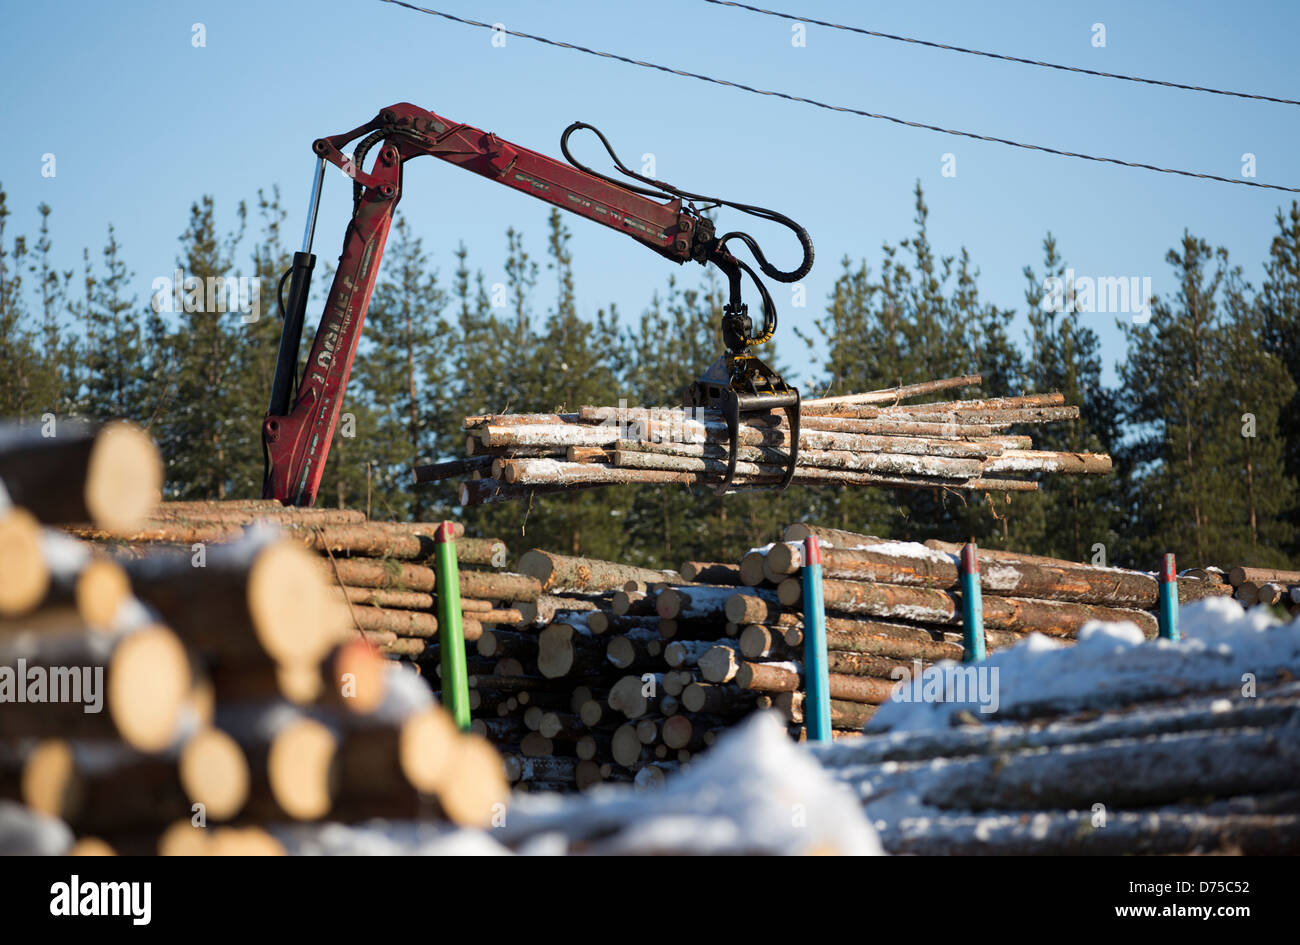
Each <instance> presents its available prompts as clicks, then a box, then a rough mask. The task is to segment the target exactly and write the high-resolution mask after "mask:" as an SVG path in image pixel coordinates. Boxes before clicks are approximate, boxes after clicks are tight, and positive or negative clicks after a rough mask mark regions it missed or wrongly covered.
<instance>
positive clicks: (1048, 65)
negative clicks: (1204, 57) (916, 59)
mask: <svg viewBox="0 0 1300 945" xmlns="http://www.w3.org/2000/svg"><path fill="white" fill-rule="evenodd" d="M704 2H705V3H713V4H717V5H718V6H720V7H736V8H738V9H741V10H749V11H750V12H752V13H762V14H765V15H767V16H775V17H780V18H781V19H783V20H792V21H794V22H797V23H812V24H814V25H816V26H825V27H829V28H830V29H835V30H844V31H846V32H849V33H861V34H862V35H863V36H874V37H876V38H877V39H892V40H894V41H895V42H899V43H913V44H915V45H917V46H929V47H930V48H932V49H946V50H948V51H949V52H959V53H966V54H967V55H969V56H985V57H987V58H989V59H1001V60H1003V61H1004V62H1019V63H1023V64H1024V65H1026V66H1041V67H1042V68H1044V69H1059V70H1061V71H1062V72H1078V73H1080V74H1082V75H1095V76H1100V77H1101V78H1103V79H1122V80H1123V81H1125V82H1141V83H1143V84H1144V85H1163V86H1164V87H1166V88H1170V89H1185V90H1186V91H1188V92H1208V93H1210V94H1211V95H1230V96H1232V97H1234V98H1252V99H1256V100H1258V101H1261V102H1276V103H1277V104H1279V105H1300V101H1296V100H1295V99H1289V98H1277V97H1275V96H1272V95H1256V94H1254V93H1252V92H1232V91H1229V90H1227V89H1211V88H1207V87H1206V86H1203V85H1184V84H1183V83H1182V82H1168V81H1166V80H1164V79H1146V78H1143V77H1142V76H1136V75H1123V74H1121V73H1118V72H1101V71H1100V70H1098V69H1084V68H1083V67H1082V66H1063V65H1061V64H1059V63H1055V62H1042V61H1041V60H1038V59H1023V58H1021V57H1020V56H1005V55H1003V54H1002V53H995V52H986V51H984V50H982V49H967V48H966V47H964V46H952V45H949V44H948V43H936V42H933V41H932V40H928V39H916V38H915V37H913V36H897V35H895V34H893V33H882V32H880V31H879V30H869V29H864V28H862V27H860V26H847V25H845V24H844V23H830V22H828V21H826V20H818V19H814V18H813V17H810V16H796V15H795V14H793V13H782V12H780V11H779V10H764V9H763V8H762V7H755V6H750V5H749V4H748V3H738V2H736V0H704Z"/></svg>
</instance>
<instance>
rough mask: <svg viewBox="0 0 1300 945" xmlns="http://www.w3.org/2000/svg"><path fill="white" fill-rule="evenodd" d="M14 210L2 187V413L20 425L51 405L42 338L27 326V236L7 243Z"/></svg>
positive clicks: (0, 328)
mask: <svg viewBox="0 0 1300 945" xmlns="http://www.w3.org/2000/svg"><path fill="white" fill-rule="evenodd" d="M10 215H11V213H10V211H9V208H8V206H7V200H6V196H5V192H4V189H3V188H2V187H0V363H3V364H4V370H3V371H0V413H2V414H3V416H4V418H5V419H7V420H14V421H17V422H18V423H20V424H24V423H34V422H39V420H40V415H41V413H42V412H43V411H45V410H47V409H48V407H47V406H46V404H45V403H43V398H42V394H41V389H40V385H41V371H42V364H41V356H40V353H39V348H38V345H39V341H38V339H37V338H36V337H35V334H34V333H33V332H32V331H31V330H30V329H29V328H28V327H27V317H28V309H27V305H26V299H25V297H24V289H23V270H24V269H25V268H26V266H27V262H26V260H27V255H28V252H27V238H26V237H24V236H21V235H19V236H15V237H13V238H12V240H11V241H10V242H9V244H8V245H6V244H5V231H6V229H7V228H8V219H9V217H10Z"/></svg>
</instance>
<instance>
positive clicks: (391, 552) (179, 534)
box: [72, 499, 538, 658]
mask: <svg viewBox="0 0 1300 945" xmlns="http://www.w3.org/2000/svg"><path fill="white" fill-rule="evenodd" d="M254 522H261V523H264V524H273V525H275V526H276V528H277V529H278V531H279V533H280V534H281V535H282V536H283V537H284V538H285V539H287V540H290V541H293V542H294V543H296V544H298V545H300V546H302V547H303V548H306V549H308V550H310V551H314V552H317V553H318V554H319V555H320V559H319V560H318V562H317V566H318V568H319V570H320V572H321V574H322V575H323V576H324V577H325V579H326V580H327V582H328V583H329V584H330V585H332V586H334V587H335V588H336V590H335V592H334V593H335V595H336V596H337V597H338V599H339V601H340V602H341V603H342V604H343V605H344V608H345V610H346V611H347V616H348V619H349V621H350V622H351V624H352V626H353V629H355V630H357V631H359V633H360V635H361V636H363V637H364V638H365V639H366V640H368V641H369V642H370V643H372V644H373V645H374V646H375V647H376V648H378V649H379V651H380V652H382V653H385V654H387V655H391V656H408V657H411V658H417V657H420V656H422V654H424V652H425V651H426V650H427V649H429V648H430V647H435V653H436V644H435V643H434V640H435V637H436V635H437V631H438V620H437V617H435V616H434V613H435V611H436V607H435V602H436V600H435V592H436V582H435V580H434V572H433V568H432V567H431V566H430V565H429V563H428V562H429V560H430V558H431V557H432V555H433V550H434V537H433V536H434V533H435V532H436V530H437V527H438V526H437V524H426V523H418V522H417V523H406V522H372V521H368V520H367V519H366V517H365V513H363V512H360V511H357V510H350V509H301V508H286V507H285V506H282V505H280V503H279V502H276V501H274V500H260V499H250V500H237V501H197V502H167V503H165V504H163V505H162V506H160V507H159V508H158V509H157V510H156V511H154V512H153V514H152V515H151V517H150V518H149V519H148V520H147V521H145V522H143V523H141V524H140V525H139V526H138V527H136V528H132V529H117V530H114V531H104V530H99V529H94V528H88V527H82V528H74V529H72V531H73V533H74V534H76V535H77V536H78V537H81V538H86V539H89V540H92V541H96V542H99V543H107V544H111V545H113V546H116V547H117V548H119V549H121V550H122V552H123V553H125V554H136V553H139V552H140V551H141V550H142V549H146V548H149V547H151V546H155V545H166V546H172V547H179V548H189V547H192V546H197V545H199V544H204V543H208V542H225V541H231V540H234V539H236V538H238V537H239V536H240V535H242V534H243V531H244V529H245V528H247V527H248V526H249V525H250V524H252V523H254ZM453 534H454V535H455V536H456V539H457V540H456V550H457V554H458V557H459V559H460V562H461V564H462V566H465V565H468V566H470V567H468V568H465V569H463V570H462V572H461V581H460V593H461V609H462V611H463V613H464V628H465V638H466V639H467V640H470V641H473V640H477V639H478V637H479V635H480V634H481V633H482V628H483V624H485V623H486V624H491V623H496V622H498V621H500V622H504V623H517V622H518V621H519V620H520V619H521V615H520V614H519V613H518V611H517V609H516V606H515V605H516V604H517V603H519V602H526V601H528V600H531V599H534V598H536V596H537V593H538V592H537V590H536V588H535V586H534V585H533V583H532V582H529V581H525V580H521V579H520V578H519V577H518V576H517V575H510V574H505V573H497V572H495V571H494V570H475V569H474V568H475V567H482V568H485V569H499V568H502V567H504V566H505V564H506V546H505V544H504V543H502V542H500V541H497V540H495V539H483V538H465V537H464V534H465V528H464V526H463V525H459V524H458V525H455V526H453ZM498 603H502V604H503V606H498Z"/></svg>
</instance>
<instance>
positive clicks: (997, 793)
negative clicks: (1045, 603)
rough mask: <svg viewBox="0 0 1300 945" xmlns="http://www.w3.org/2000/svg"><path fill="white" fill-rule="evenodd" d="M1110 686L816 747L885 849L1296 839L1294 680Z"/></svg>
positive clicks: (1298, 741)
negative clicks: (1152, 688) (1058, 700)
mask: <svg viewBox="0 0 1300 945" xmlns="http://www.w3.org/2000/svg"><path fill="white" fill-rule="evenodd" d="M1278 678H1279V679H1281V680H1293V679H1294V675H1292V674H1290V673H1279V674H1278ZM1181 685H1182V687H1183V688H1188V687H1187V684H1186V682H1185V681H1184V682H1182V684H1181ZM1104 695H1107V696H1108V697H1107V698H1106V699H1105V700H1104V701H1102V700H1098V704H1097V705H1095V706H1093V705H1087V704H1085V705H1084V706H1082V708H1081V711H1075V712H1070V713H1066V714H1061V713H1059V712H1051V711H1028V712H1023V711H1022V712H1018V713H1017V714H1016V716H1015V717H1014V718H1006V717H999V716H997V715H994V716H992V717H985V718H982V719H981V720H980V723H981V724H970V725H961V726H957V727H953V728H948V729H942V730H938V731H927V732H915V731H913V732H910V733H909V734H908V737H907V738H905V739H903V738H899V737H898V736H897V734H895V735H893V736H890V737H884V738H875V737H871V736H868V737H866V738H861V739H855V740H854V742H852V743H839V744H836V745H834V746H828V747H827V748H824V749H818V750H817V754H818V756H819V758H820V760H821V761H822V763H823V765H824V766H825V767H826V768H827V770H828V771H829V772H830V773H832V774H833V775H835V776H836V777H837V778H838V779H839V780H840V781H841V782H843V783H845V784H847V785H849V786H850V787H851V788H852V789H853V791H854V793H855V794H857V796H858V797H859V798H861V801H862V804H863V806H864V808H865V810H866V812H867V814H868V816H869V817H870V818H871V819H872V821H873V822H874V823H876V824H877V827H878V828H879V829H880V831H881V841H882V843H883V844H884V846H885V848H886V849H887V850H888V851H889V852H891V853H898V854H920V855H926V854H943V855H988V854H1009V855H1024V854H1037V855H1044V854H1046V855H1061V854H1100V855H1131V854H1148V855H1172V854H1191V853H1236V854H1243V853H1244V854H1271V855H1277V854H1295V853H1297V852H1300V791H1297V789H1296V777H1295V775H1296V764H1295V758H1296V752H1297V751H1300V685H1297V684H1296V683H1295V682H1294V681H1282V682H1277V681H1269V682H1267V683H1262V684H1261V686H1260V688H1259V690H1258V691H1257V692H1251V693H1250V694H1249V695H1248V696H1247V695H1243V692H1242V690H1241V688H1240V687H1232V688H1229V689H1226V690H1217V691H1200V692H1198V691H1195V690H1194V689H1193V691H1190V692H1183V693H1180V694H1179V695H1177V696H1173V697H1171V696H1170V695H1169V694H1167V693H1166V694H1163V695H1162V696H1161V697H1160V698H1153V697H1152V695H1151V693H1150V692H1147V693H1141V692H1133V693H1131V694H1128V695H1127V696H1126V695H1123V694H1119V693H1114V692H1112V693H1109V694H1104Z"/></svg>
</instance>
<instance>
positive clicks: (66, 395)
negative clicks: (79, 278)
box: [28, 203, 80, 417]
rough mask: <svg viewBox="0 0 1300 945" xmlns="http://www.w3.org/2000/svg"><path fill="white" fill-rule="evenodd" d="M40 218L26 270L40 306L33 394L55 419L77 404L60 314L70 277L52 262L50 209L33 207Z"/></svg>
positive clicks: (69, 340)
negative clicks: (37, 355)
mask: <svg viewBox="0 0 1300 945" xmlns="http://www.w3.org/2000/svg"><path fill="white" fill-rule="evenodd" d="M36 209H37V212H38V213H40V216H41V225H40V231H39V234H38V236H37V239H36V243H35V244H34V245H33V247H32V262H31V264H30V265H29V267H28V271H29V272H30V273H31V275H32V276H33V277H34V279H35V285H36V293H37V297H38V300H39V304H40V310H41V321H40V328H39V334H38V335H37V337H38V338H39V345H40V356H39V364H38V365H37V368H36V371H35V374H34V376H33V383H34V389H33V394H34V396H35V398H36V400H37V401H38V402H39V403H41V404H42V405H43V409H44V410H46V411H49V412H51V413H53V414H54V415H55V416H58V417H68V416H73V415H75V414H77V413H78V412H79V411H78V407H79V405H80V398H79V397H78V391H79V388H80V378H79V374H80V370H79V363H78V361H79V359H78V352H77V340H76V337H75V336H74V335H73V334H72V333H71V332H69V331H68V328H69V327H70V326H68V325H67V324H65V323H64V322H65V319H64V317H63V316H64V314H65V312H66V309H67V288H68V284H69V282H70V281H71V279H72V274H71V273H70V272H69V273H65V274H60V273H59V272H58V271H57V270H56V269H55V268H54V263H53V249H54V244H53V242H52V240H51V238H50V214H51V212H52V211H51V210H50V206H49V204H46V203H42V204H40V205H39V206H38V207H37V208H36Z"/></svg>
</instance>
